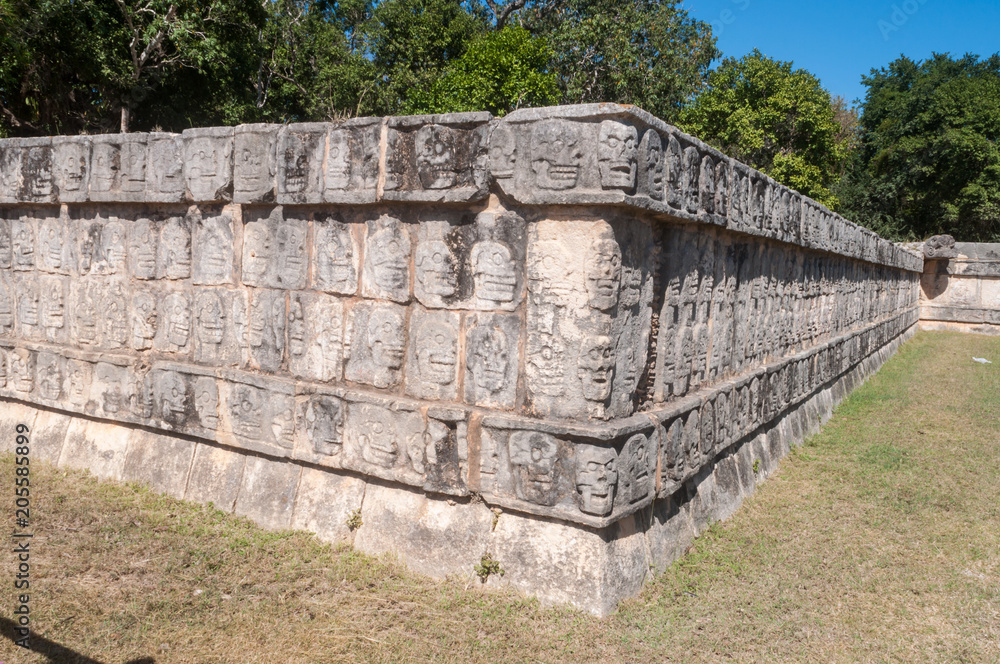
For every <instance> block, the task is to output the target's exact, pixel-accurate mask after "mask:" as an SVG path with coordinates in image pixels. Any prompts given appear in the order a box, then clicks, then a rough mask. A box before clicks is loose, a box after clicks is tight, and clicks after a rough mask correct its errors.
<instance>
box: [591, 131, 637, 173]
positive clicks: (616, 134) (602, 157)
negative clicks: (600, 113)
mask: <svg viewBox="0 0 1000 664" xmlns="http://www.w3.org/2000/svg"><path fill="white" fill-rule="evenodd" d="M637 142H638V133H637V132H636V129H635V127H632V126H630V125H627V124H623V123H621V122H616V121H614V120H604V121H602V122H601V128H600V131H599V133H598V139H597V166H598V168H599V169H600V171H601V186H603V187H604V188H605V189H625V190H630V189H632V188H633V187H634V186H635V168H636V158H637V157H638V151H637V150H636V143H637Z"/></svg>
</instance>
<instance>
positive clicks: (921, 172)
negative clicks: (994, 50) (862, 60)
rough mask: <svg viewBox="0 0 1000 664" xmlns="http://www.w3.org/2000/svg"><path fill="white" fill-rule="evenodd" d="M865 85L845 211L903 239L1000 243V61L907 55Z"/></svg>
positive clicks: (867, 79)
mask: <svg viewBox="0 0 1000 664" xmlns="http://www.w3.org/2000/svg"><path fill="white" fill-rule="evenodd" d="M862 82H863V83H864V84H865V86H866V87H867V88H868V91H867V93H866V95H865V101H864V104H863V106H862V114H861V149H860V150H859V153H858V155H857V158H856V159H855V161H854V162H853V163H852V168H851V170H850V171H849V172H848V174H847V176H846V177H845V178H844V182H843V183H842V185H841V188H840V191H841V196H842V197H843V198H844V201H845V205H844V213H845V214H846V215H847V216H849V217H851V218H853V219H854V220H855V221H857V222H858V223H861V224H864V225H866V226H868V227H870V228H872V229H874V230H876V231H878V232H880V233H885V234H887V235H890V236H893V237H896V238H899V239H920V238H925V237H927V236H930V235H934V234H937V233H950V234H952V235H954V236H955V237H956V238H957V239H959V240H964V241H994V242H995V241H1000V146H998V140H1000V54H996V55H993V56H991V57H989V58H986V59H983V60H980V58H979V57H978V56H974V55H965V56H963V57H961V58H958V59H955V58H952V57H951V56H949V55H947V54H934V55H933V56H932V57H931V58H929V59H927V60H924V61H922V62H920V61H914V60H911V59H910V58H907V57H900V58H898V59H897V60H895V61H893V62H892V63H890V64H889V66H888V67H884V68H882V69H873V70H872V71H871V74H870V75H869V76H866V77H864V78H863V79H862Z"/></svg>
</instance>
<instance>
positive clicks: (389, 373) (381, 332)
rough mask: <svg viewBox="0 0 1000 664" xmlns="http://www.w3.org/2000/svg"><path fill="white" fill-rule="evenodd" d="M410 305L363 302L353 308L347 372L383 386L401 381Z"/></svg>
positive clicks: (360, 380)
mask: <svg viewBox="0 0 1000 664" xmlns="http://www.w3.org/2000/svg"><path fill="white" fill-rule="evenodd" d="M405 315H406V309H404V308H403V307H401V306H399V305H397V304H390V303H372V302H361V303H359V304H356V305H355V306H354V307H353V308H352V309H351V316H350V318H349V323H348V326H347V330H346V332H345V342H346V345H347V347H348V348H349V349H350V355H349V357H348V360H347V366H346V369H345V373H344V376H345V378H347V380H350V381H354V382H358V383H365V384H367V385H373V386H375V387H379V388H385V387H392V386H395V385H398V384H399V382H400V380H401V377H402V376H401V370H402V367H403V363H404V357H405V355H406V341H405V330H406V327H405Z"/></svg>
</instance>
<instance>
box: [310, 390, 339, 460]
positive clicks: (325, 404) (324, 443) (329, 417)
mask: <svg viewBox="0 0 1000 664" xmlns="http://www.w3.org/2000/svg"><path fill="white" fill-rule="evenodd" d="M304 418H305V425H306V431H307V432H308V434H309V440H310V441H311V442H312V445H313V451H315V452H316V453H317V454H322V455H324V456H332V455H335V454H338V453H340V450H341V448H342V447H343V444H344V410H343V408H342V406H341V403H340V401H338V400H337V399H334V398H333V397H326V396H320V395H316V396H313V397H311V398H310V399H309V401H308V403H307V404H306V408H305V414H304Z"/></svg>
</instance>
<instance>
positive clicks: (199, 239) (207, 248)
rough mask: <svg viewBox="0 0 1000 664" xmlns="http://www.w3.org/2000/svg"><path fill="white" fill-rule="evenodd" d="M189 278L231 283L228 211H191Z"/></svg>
mask: <svg viewBox="0 0 1000 664" xmlns="http://www.w3.org/2000/svg"><path fill="white" fill-rule="evenodd" d="M191 217H192V227H193V234H194V244H193V247H192V270H191V272H192V274H191V277H192V279H191V281H192V283H195V284H205V285H221V284H230V283H233V218H232V215H231V214H229V213H228V211H227V210H223V212H222V214H219V215H211V214H204V213H202V212H200V211H197V210H196V211H194V213H193V214H192V215H191Z"/></svg>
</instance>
